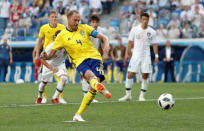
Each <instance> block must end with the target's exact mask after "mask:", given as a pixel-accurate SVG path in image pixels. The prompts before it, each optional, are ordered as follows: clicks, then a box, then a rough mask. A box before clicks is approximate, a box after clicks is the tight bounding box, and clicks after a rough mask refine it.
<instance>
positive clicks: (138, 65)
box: [128, 56, 152, 73]
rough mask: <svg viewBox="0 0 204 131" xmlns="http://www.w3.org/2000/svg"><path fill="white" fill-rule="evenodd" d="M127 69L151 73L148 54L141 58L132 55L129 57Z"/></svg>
mask: <svg viewBox="0 0 204 131" xmlns="http://www.w3.org/2000/svg"><path fill="white" fill-rule="evenodd" d="M128 71H129V72H134V73H152V63H151V57H150V56H148V57H142V58H134V57H132V58H131V59H130V63H129V66H128Z"/></svg>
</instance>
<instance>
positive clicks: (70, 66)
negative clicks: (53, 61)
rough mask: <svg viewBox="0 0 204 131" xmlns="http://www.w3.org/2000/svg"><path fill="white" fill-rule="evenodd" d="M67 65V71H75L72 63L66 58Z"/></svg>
mask: <svg viewBox="0 0 204 131" xmlns="http://www.w3.org/2000/svg"><path fill="white" fill-rule="evenodd" d="M65 65H66V68H67V69H68V68H71V69H73V67H72V63H70V61H69V58H66V59H65Z"/></svg>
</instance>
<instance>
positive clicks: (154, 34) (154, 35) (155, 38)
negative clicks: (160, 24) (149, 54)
mask: <svg viewBox="0 0 204 131" xmlns="http://www.w3.org/2000/svg"><path fill="white" fill-rule="evenodd" d="M151 43H152V44H154V43H157V33H156V32H155V31H154V33H153V35H152V40H151Z"/></svg>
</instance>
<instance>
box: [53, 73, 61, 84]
mask: <svg viewBox="0 0 204 131" xmlns="http://www.w3.org/2000/svg"><path fill="white" fill-rule="evenodd" d="M54 77H55V80H56V82H57V84H58V83H59V82H60V78H59V77H58V76H57V75H56V74H54Z"/></svg>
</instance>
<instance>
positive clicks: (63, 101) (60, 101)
mask: <svg viewBox="0 0 204 131" xmlns="http://www.w3.org/2000/svg"><path fill="white" fill-rule="evenodd" d="M59 103H61V104H67V102H66V101H65V100H64V99H63V98H60V99H59Z"/></svg>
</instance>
